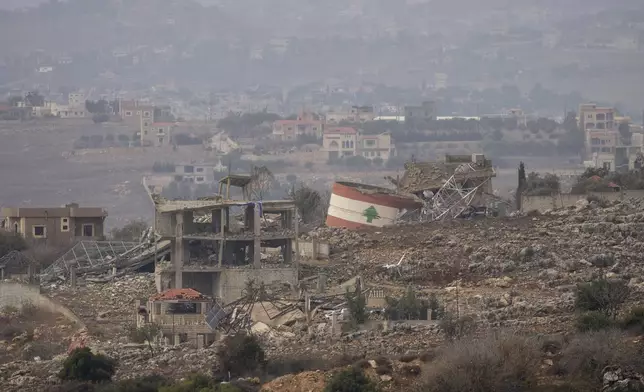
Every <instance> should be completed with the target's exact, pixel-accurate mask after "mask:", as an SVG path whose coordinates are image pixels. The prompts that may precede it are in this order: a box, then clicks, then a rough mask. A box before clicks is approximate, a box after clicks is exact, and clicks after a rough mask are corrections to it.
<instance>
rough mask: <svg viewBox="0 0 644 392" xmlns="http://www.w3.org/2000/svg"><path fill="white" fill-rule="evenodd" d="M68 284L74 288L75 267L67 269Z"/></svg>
mask: <svg viewBox="0 0 644 392" xmlns="http://www.w3.org/2000/svg"><path fill="white" fill-rule="evenodd" d="M69 284H70V285H71V286H72V287H76V266H73V265H72V266H71V267H69Z"/></svg>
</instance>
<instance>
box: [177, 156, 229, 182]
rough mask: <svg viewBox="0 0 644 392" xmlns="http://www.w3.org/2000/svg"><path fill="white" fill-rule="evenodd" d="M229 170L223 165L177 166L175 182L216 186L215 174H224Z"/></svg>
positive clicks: (190, 164)
mask: <svg viewBox="0 0 644 392" xmlns="http://www.w3.org/2000/svg"><path fill="white" fill-rule="evenodd" d="M227 169H228V168H227V167H226V166H224V165H223V164H222V163H221V160H220V161H219V162H218V163H217V164H212V163H188V164H181V165H175V167H174V179H175V181H178V182H180V181H187V182H190V183H194V184H214V183H215V173H222V172H224V171H226V170H227Z"/></svg>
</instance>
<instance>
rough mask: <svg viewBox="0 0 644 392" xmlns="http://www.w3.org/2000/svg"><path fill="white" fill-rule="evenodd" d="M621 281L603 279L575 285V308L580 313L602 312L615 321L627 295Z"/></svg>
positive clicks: (627, 291)
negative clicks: (580, 311)
mask: <svg viewBox="0 0 644 392" xmlns="http://www.w3.org/2000/svg"><path fill="white" fill-rule="evenodd" d="M629 292H630V290H629V288H628V286H627V285H626V282H625V281H623V280H608V279H605V278H601V279H597V280H593V281H592V282H588V283H582V284H579V285H577V290H576V297H575V307H576V308H577V309H579V310H582V311H588V312H594V311H598V312H602V313H604V314H606V315H607V316H609V317H611V318H613V319H615V317H617V314H618V313H619V309H620V308H621V307H622V304H623V303H624V302H625V301H626V299H627V298H628V295H629Z"/></svg>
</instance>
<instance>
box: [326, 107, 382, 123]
mask: <svg viewBox="0 0 644 392" xmlns="http://www.w3.org/2000/svg"><path fill="white" fill-rule="evenodd" d="M324 118H325V121H326V123H327V124H329V125H337V124H339V123H340V122H342V121H348V122H352V123H363V122H367V121H374V119H375V118H376V113H375V111H374V109H373V106H351V109H350V110H349V111H348V112H328V113H326V114H325V117H324Z"/></svg>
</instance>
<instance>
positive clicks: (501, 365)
mask: <svg viewBox="0 0 644 392" xmlns="http://www.w3.org/2000/svg"><path fill="white" fill-rule="evenodd" d="M540 356H541V354H540V352H539V345H538V342H537V341H536V340H534V339H527V338H523V337H519V336H514V335H509V336H508V335H502V336H495V337H489V338H488V339H485V340H468V341H464V340H460V341H457V342H455V343H452V344H451V345H449V346H447V347H445V348H444V349H443V351H442V355H440V356H439V359H438V360H437V362H435V365H434V366H432V367H431V368H429V369H428V373H427V379H426V380H425V381H426V382H425V384H424V386H423V387H422V388H421V389H420V391H422V392H462V391H529V390H531V388H533V387H534V386H536V383H537V373H538V372H539V361H540Z"/></svg>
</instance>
